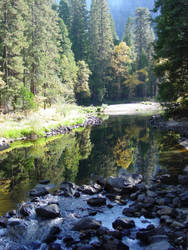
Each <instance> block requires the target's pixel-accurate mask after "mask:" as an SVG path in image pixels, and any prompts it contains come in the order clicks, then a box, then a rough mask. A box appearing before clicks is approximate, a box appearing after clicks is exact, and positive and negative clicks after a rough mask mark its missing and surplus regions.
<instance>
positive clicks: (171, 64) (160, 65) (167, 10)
mask: <svg viewBox="0 0 188 250" xmlns="http://www.w3.org/2000/svg"><path fill="white" fill-rule="evenodd" d="M159 10H160V15H158V16H157V17H156V19H155V23H156V32H157V36H158V40H157V41H156V43H155V57H156V60H157V64H156V73H157V74H158V76H159V77H160V85H159V95H160V99H161V100H163V101H175V100H176V99H177V98H178V97H180V96H184V95H185V94H187V92H188V31H187V26H188V20H187V11H188V8H187V1H186V0H174V1H169V0H163V1H161V0H156V1H155V9H154V11H155V12H158V11H159Z"/></svg>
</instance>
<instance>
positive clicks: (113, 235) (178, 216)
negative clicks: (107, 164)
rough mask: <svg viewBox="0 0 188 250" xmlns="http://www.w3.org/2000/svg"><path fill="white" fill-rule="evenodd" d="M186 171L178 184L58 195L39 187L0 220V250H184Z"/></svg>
mask: <svg viewBox="0 0 188 250" xmlns="http://www.w3.org/2000/svg"><path fill="white" fill-rule="evenodd" d="M187 185H188V168H187V167H186V168H185V169H184V173H183V174H182V175H180V176H178V178H177V183H176V184H175V181H174V178H172V176H170V175H162V176H157V177H156V178H155V179H153V182H152V184H151V185H150V186H148V185H146V184H145V183H144V181H143V177H142V176H141V175H139V174H133V175H131V174H128V173H127V172H126V171H125V170H121V171H120V173H119V176H118V177H109V178H108V179H103V178H102V177H99V178H98V180H97V183H95V184H92V185H82V186H77V185H75V184H74V183H70V182H62V184H61V185H60V189H57V190H55V191H53V194H52V193H51V194H50V193H49V190H50V189H51V188H54V185H52V184H49V182H48V180H44V181H41V182H40V184H38V185H37V186H36V187H35V188H34V189H32V190H31V191H30V193H29V195H30V200H29V201H27V202H24V203H22V204H21V205H20V206H19V208H18V209H17V211H11V212H8V213H7V214H6V215H5V216H3V217H1V218H0V235H1V237H0V249H19V250H20V249H24V250H26V249H41V250H42V249H103V250H109V249H113V250H116V249H118V250H119V249H143V247H144V249H146V250H149V249H163V250H167V249H182V250H183V249H187V246H188V212H187V211H188V191H187V187H188V186H187Z"/></svg>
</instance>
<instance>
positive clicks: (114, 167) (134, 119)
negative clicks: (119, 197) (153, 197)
mask: <svg viewBox="0 0 188 250" xmlns="http://www.w3.org/2000/svg"><path fill="white" fill-rule="evenodd" d="M149 119H150V117H145V116H111V117H110V118H109V119H108V120H106V121H105V122H104V123H103V124H102V125H101V126H99V127H92V128H86V129H84V130H82V131H74V132H72V133H70V134H66V135H62V136H59V137H56V138H54V139H53V140H50V141H46V142H44V141H42V143H41V142H40V141H36V142H33V143H32V145H31V146H29V147H28V146H27V147H25V146H24V144H23V145H22V147H20V148H17V149H13V150H12V151H10V152H1V154H0V215H4V214H5V213H6V212H7V211H10V210H12V209H16V207H17V204H18V203H20V202H21V201H23V200H27V194H28V191H29V190H30V189H31V188H33V187H34V186H35V185H36V184H37V183H38V182H39V181H40V180H43V179H48V180H50V182H51V183H54V184H55V185H57V187H58V186H59V184H60V183H61V182H62V181H71V182H74V183H76V184H78V185H81V184H92V183H93V182H95V180H96V178H97V176H102V177H108V176H111V175H112V176H116V175H117V174H118V172H119V170H120V169H121V168H124V169H127V171H128V172H130V173H139V174H142V175H143V176H144V180H145V182H146V183H150V181H151V179H152V178H153V177H154V176H155V175H156V174H160V173H161V174H165V173H170V174H171V175H173V176H174V181H176V180H177V176H178V174H181V172H182V170H183V168H184V167H185V166H186V165H188V151H187V150H185V148H184V147H182V146H180V145H179V144H178V143H177V142H178V139H179V135H178V134H176V133H172V132H166V131H165V132H164V131H160V130H156V129H153V128H151V127H150V125H149Z"/></svg>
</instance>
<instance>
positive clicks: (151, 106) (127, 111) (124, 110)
mask: <svg viewBox="0 0 188 250" xmlns="http://www.w3.org/2000/svg"><path fill="white" fill-rule="evenodd" d="M161 111H162V107H161V105H160V104H159V103H156V102H141V103H129V104H118V105H109V106H108V107H107V108H106V109H105V111H104V113H105V114H107V115H136V114H150V113H151V114H154V113H160V112H161Z"/></svg>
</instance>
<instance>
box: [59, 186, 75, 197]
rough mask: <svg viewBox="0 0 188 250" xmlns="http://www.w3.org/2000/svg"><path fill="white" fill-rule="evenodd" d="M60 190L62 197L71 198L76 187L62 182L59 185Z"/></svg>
mask: <svg viewBox="0 0 188 250" xmlns="http://www.w3.org/2000/svg"><path fill="white" fill-rule="evenodd" d="M60 189H61V190H62V191H63V194H64V196H66V197H71V196H74V195H75V192H76V191H75V189H76V185H75V184H74V183H71V182H62V183H61V184H60Z"/></svg>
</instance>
